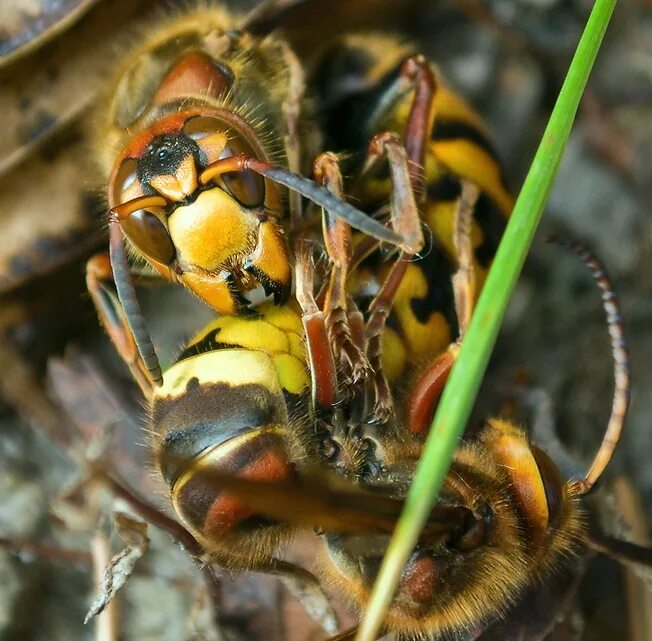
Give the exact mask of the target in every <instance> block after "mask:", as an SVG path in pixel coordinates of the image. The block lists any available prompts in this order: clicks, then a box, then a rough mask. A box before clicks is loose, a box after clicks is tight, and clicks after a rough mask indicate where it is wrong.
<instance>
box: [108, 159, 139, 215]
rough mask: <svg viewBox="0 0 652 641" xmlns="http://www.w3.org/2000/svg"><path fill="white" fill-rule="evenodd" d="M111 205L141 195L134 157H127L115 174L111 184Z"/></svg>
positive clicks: (119, 203) (113, 205)
mask: <svg viewBox="0 0 652 641" xmlns="http://www.w3.org/2000/svg"><path fill="white" fill-rule="evenodd" d="M110 195H111V206H112V207H115V206H116V205H121V204H122V203H125V202H127V201H128V200H132V199H133V198H137V197H138V196H142V188H141V185H140V181H139V180H138V164H137V162H136V160H135V159H133V158H127V159H126V160H125V161H124V162H123V163H122V164H121V165H120V168H119V169H118V171H117V172H116V174H115V178H114V179H113V184H112V186H111V194H110Z"/></svg>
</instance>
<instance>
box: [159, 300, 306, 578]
mask: <svg viewBox="0 0 652 641" xmlns="http://www.w3.org/2000/svg"><path fill="white" fill-rule="evenodd" d="M258 311H259V312H260V316H259V317H258V318H254V319H242V318H236V317H226V316H224V317H220V318H218V319H217V320H215V321H213V322H212V323H210V324H209V325H208V326H207V327H205V328H204V329H203V330H202V331H201V332H200V333H199V334H198V335H197V336H196V337H195V338H194V339H193V340H191V341H190V343H189V344H188V345H187V346H186V348H185V349H184V350H183V352H182V353H181V355H180V357H179V359H178V360H177V362H176V363H175V364H174V365H172V366H171V367H170V368H169V369H168V370H167V371H166V372H165V375H164V382H163V385H162V386H161V387H160V388H157V389H156V390H155V392H154V396H153V398H152V401H151V408H150V409H151V426H152V430H153V431H154V432H155V433H156V434H157V435H158V437H159V439H158V442H157V444H156V451H157V456H158V462H159V466H160V469H161V472H162V474H163V477H164V479H165V481H166V483H167V484H168V487H169V488H170V492H171V495H172V502H173V504H174V507H175V509H176V511H177V513H178V514H179V516H180V517H181V518H182V520H183V521H184V523H185V525H186V526H187V527H188V528H189V529H190V530H191V531H192V532H193V534H194V535H195V536H196V537H197V538H198V539H199V540H200V541H201V542H202V543H203V544H204V545H205V546H206V548H207V549H208V550H210V551H212V552H213V553H215V554H217V555H220V554H222V555H223V558H222V561H223V562H225V563H227V564H230V565H232V566H234V567H236V566H244V565H248V564H250V563H251V562H255V561H257V560H259V555H260V554H262V550H269V547H270V546H269V543H270V542H271V543H278V542H279V540H280V538H281V536H282V533H283V532H285V531H287V528H285V527H283V526H281V525H279V524H277V523H274V522H271V521H269V520H268V519H266V518H264V517H262V516H261V515H257V514H256V513H255V512H254V511H252V510H251V509H250V508H248V507H247V506H246V505H245V504H244V503H243V502H242V501H241V500H240V499H238V498H237V497H235V496H234V495H232V494H229V493H228V492H225V491H221V490H220V488H219V487H217V486H216V484H215V483H214V482H213V481H212V480H211V478H210V471H211V470H216V471H219V472H220V473H228V474H233V475H236V476H240V477H242V478H247V479H256V480H264V481H284V480H285V481H286V480H289V479H290V478H292V476H293V475H294V473H295V470H294V463H293V461H294V460H295V459H296V457H297V456H298V455H300V453H301V444H300V443H299V442H298V439H299V437H298V436H295V435H293V434H292V430H290V429H289V426H288V424H289V420H290V419H289V415H288V403H290V402H291V400H292V399H298V398H300V397H301V395H302V394H303V393H304V391H306V390H307V388H308V386H309V384H310V377H309V374H308V372H307V369H306V363H305V356H304V348H303V342H302V335H301V332H302V325H301V318H300V316H299V315H298V314H297V313H296V311H295V310H294V309H293V308H292V307H290V306H282V307H276V306H274V305H262V306H261V307H259V308H258ZM234 537H236V538H242V537H246V540H244V539H243V540H242V543H241V545H239V546H237V547H236V548H235V551H234V548H233V544H234ZM263 541H264V542H266V543H267V544H268V545H263V544H262V543H261V542H263ZM272 547H274V546H272Z"/></svg>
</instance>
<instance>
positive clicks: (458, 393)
mask: <svg viewBox="0 0 652 641" xmlns="http://www.w3.org/2000/svg"><path fill="white" fill-rule="evenodd" d="M615 4H616V0H596V2H595V4H594V6H593V10H592V11H591V15H590V17H589V20H588V22H587V25H586V28H585V29H584V33H583V34H582V38H581V39H580V42H579V45H578V47H577V51H576V52H575V56H574V57H573V60H572V62H571V65H570V68H569V70H568V74H567V75H566V79H565V81H564V84H563V86H562V89H561V92H560V94H559V97H558V99H557V103H556V104H555V108H554V109H553V112H552V115H551V117H550V121H549V122H548V126H547V127H546V131H545V133H544V135H543V139H542V141H541V143H540V145H539V148H538V150H537V153H536V155H535V157H534V160H533V162H532V166H531V167H530V171H529V172H528V175H527V177H526V179H525V182H524V183H523V188H522V189H521V193H520V194H519V196H518V199H517V201H516V205H515V206H514V211H513V213H512V216H511V219H510V221H509V223H508V225H507V228H506V230H505V235H504V237H503V240H502V242H501V243H500V247H499V248H498V251H497V253H496V257H495V259H494V263H493V266H492V268H491V270H490V273H489V276H488V277H487V281H486V283H485V285H484V288H483V290H482V294H481V296H480V298H479V300H478V303H477V306H476V309H475V312H474V314H473V318H472V320H471V323H470V325H469V328H468V331H467V333H466V336H465V337H464V341H463V344H462V348H461V350H460V354H459V357H458V359H457V362H456V363H455V365H454V367H453V371H452V372H451V375H450V378H449V380H448V384H447V385H446V389H445V390H444V394H443V395H442V398H441V401H440V403H439V407H438V409H437V413H436V416H435V419H434V421H433V424H432V427H431V431H430V434H429V436H428V439H427V441H426V444H425V447H424V453H423V457H422V459H421V461H420V463H419V466H418V468H417V471H416V474H415V476H414V480H413V482H412V485H411V487H410V490H409V492H408V495H407V498H406V502H405V507H404V509H403V513H402V514H401V518H400V520H399V522H398V524H397V527H396V530H395V532H394V536H393V537H392V540H391V541H390V544H389V546H388V548H387V554H386V555H385V559H384V560H383V564H382V566H381V569H380V572H379V574H378V578H377V580H376V583H375V585H374V588H373V591H372V594H371V598H370V600H369V604H368V607H367V610H366V613H365V616H364V618H363V620H362V623H361V625H360V628H359V630H358V634H357V636H356V641H374V640H375V639H376V638H377V634H378V631H379V630H380V627H381V626H382V623H383V618H384V616H385V613H386V611H387V608H388V607H389V605H390V603H391V600H392V598H393V595H394V593H395V591H396V586H397V584H398V580H399V578H400V575H401V571H402V569H403V566H404V565H405V562H406V561H407V559H408V557H409V555H410V553H411V551H412V550H413V549H414V546H415V544H416V541H417V539H418V536H419V532H420V531H421V528H422V527H423V524H424V523H425V521H426V519H427V517H428V514H429V512H430V510H431V507H432V505H433V503H434V502H435V500H436V499H437V496H438V493H439V490H440V488H441V485H442V482H443V480H444V477H445V476H446V473H447V471H448V468H449V466H450V461H451V459H452V457H453V454H454V452H455V449H456V447H457V444H458V442H459V438H460V436H461V435H462V433H463V431H464V428H465V426H466V422H467V421H468V418H469V414H470V412H471V408H472V405H473V401H474V400H475V397H476V395H477V392H478V388H479V387H480V383H481V381H482V377H483V375H484V371H485V369H486V366H487V362H488V360H489V356H490V354H491V350H492V349H493V346H494V343H495V341H496V336H497V335H498V330H499V328H500V323H501V321H502V318H503V316H504V314H505V309H506V307H507V304H508V302H509V297H510V295H511V292H512V290H513V289H514V286H515V284H516V281H517V279H518V276H519V274H520V272H521V268H522V266H523V262H524V261H525V257H526V255H527V251H528V249H529V247H530V245H531V243H532V239H533V237H534V233H535V231H536V228H537V225H538V223H539V220H540V218H541V214H542V212H543V208H544V206H545V203H546V200H547V198H548V194H549V192H550V189H551V187H552V183H553V180H554V177H555V174H556V173H557V169H558V167H559V162H560V160H561V156H562V152H563V150H564V147H565V145H566V141H567V140H568V136H569V134H570V130H571V125H572V123H573V120H574V119H575V114H576V112H577V107H578V104H579V101H580V98H581V96H582V92H583V90H584V86H585V85H586V81H587V79H588V76H589V73H590V71H591V68H592V66H593V63H594V61H595V58H596V55H597V53H598V49H599V48H600V43H601V42H602V38H603V36H604V33H605V30H606V28H607V25H608V23H609V19H610V17H611V14H612V12H613V9H614V6H615Z"/></svg>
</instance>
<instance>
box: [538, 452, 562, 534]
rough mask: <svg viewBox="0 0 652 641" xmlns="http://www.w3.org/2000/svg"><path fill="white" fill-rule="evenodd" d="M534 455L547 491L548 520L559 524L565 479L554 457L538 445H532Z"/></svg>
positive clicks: (552, 523) (553, 524)
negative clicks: (553, 460) (553, 459)
mask: <svg viewBox="0 0 652 641" xmlns="http://www.w3.org/2000/svg"><path fill="white" fill-rule="evenodd" d="M532 455H533V456H534V460H535V461H536V464H537V467H538V468H539V473H540V474H541V482H542V483H543V489H544V491H545V493H546V503H547V504H548V522H549V524H550V525H551V526H553V527H554V526H557V525H559V523H560V521H561V517H562V515H563V507H564V500H563V496H562V488H563V487H564V480H563V479H562V477H561V474H560V473H559V470H558V469H557V466H556V465H555V464H554V463H553V462H552V459H551V458H550V457H549V456H548V455H547V454H546V453H545V452H544V451H543V450H541V449H539V448H538V447H537V446H536V445H534V446H533V447H532Z"/></svg>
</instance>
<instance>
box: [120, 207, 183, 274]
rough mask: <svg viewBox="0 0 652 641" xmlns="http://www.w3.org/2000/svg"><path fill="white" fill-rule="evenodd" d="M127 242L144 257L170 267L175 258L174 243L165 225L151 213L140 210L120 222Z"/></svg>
mask: <svg viewBox="0 0 652 641" xmlns="http://www.w3.org/2000/svg"><path fill="white" fill-rule="evenodd" d="M120 224H121V225H122V229H123V230H124V233H125V234H126V235H127V237H128V238H129V240H130V241H131V242H132V243H133V244H134V245H135V246H136V247H137V248H138V250H139V251H141V252H142V253H143V254H145V256H147V257H148V258H151V259H152V260H155V261H156V262H157V263H162V264H163V265H171V264H172V263H173V262H174V258H175V256H176V250H175V248H174V243H173V242H172V239H171V238H170V234H168V231H167V229H166V228H165V225H163V223H162V222H161V221H160V220H159V219H158V218H157V217H156V216H155V215H154V214H152V213H151V212H149V211H145V210H144V209H141V210H140V211H136V212H134V213H133V214H131V215H130V216H128V217H127V218H125V219H124V220H122V221H121V222H120Z"/></svg>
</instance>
